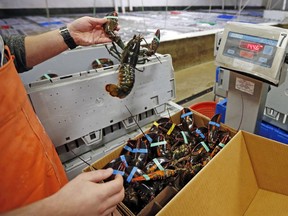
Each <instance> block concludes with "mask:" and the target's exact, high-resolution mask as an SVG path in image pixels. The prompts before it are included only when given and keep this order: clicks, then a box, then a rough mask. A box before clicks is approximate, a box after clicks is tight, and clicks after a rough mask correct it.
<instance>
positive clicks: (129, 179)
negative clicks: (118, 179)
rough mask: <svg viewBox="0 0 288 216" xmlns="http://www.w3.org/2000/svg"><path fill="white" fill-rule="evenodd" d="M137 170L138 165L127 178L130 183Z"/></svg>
mask: <svg viewBox="0 0 288 216" xmlns="http://www.w3.org/2000/svg"><path fill="white" fill-rule="evenodd" d="M136 171H137V167H133V169H132V171H131V172H130V174H129V176H128V177H127V179H126V181H127V182H128V183H130V182H131V180H132V178H133V176H134V174H135V172H136Z"/></svg>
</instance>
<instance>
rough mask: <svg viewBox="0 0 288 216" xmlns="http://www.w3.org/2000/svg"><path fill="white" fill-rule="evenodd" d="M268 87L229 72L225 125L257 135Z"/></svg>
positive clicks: (265, 84)
mask: <svg viewBox="0 0 288 216" xmlns="http://www.w3.org/2000/svg"><path fill="white" fill-rule="evenodd" d="M268 87H269V85H268V84H267V83H264V82H262V81H259V80H256V79H253V78H250V77H248V76H244V75H241V74H239V73H236V72H232V71H230V80H229V89H228V97H227V110H226V117H225V124H227V125H228V126H230V127H232V128H234V129H236V130H245V131H248V132H251V133H257V132H258V131H259V129H260V124H261V122H262V116H263V113H264V108H265V102H266V97H267V93H268Z"/></svg>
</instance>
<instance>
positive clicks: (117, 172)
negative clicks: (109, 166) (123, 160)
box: [112, 170, 125, 176]
mask: <svg viewBox="0 0 288 216" xmlns="http://www.w3.org/2000/svg"><path fill="white" fill-rule="evenodd" d="M112 174H114V175H117V174H120V175H121V176H124V174H125V172H123V171H120V170H113V173H112Z"/></svg>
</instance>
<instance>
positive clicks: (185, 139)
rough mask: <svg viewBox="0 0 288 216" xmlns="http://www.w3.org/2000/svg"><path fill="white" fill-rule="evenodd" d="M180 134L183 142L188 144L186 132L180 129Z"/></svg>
mask: <svg viewBox="0 0 288 216" xmlns="http://www.w3.org/2000/svg"><path fill="white" fill-rule="evenodd" d="M181 134H182V136H183V139H184V143H185V144H188V140H187V137H186V134H185V133H184V132H183V131H181Z"/></svg>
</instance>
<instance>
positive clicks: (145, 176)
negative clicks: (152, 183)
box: [142, 174, 150, 181]
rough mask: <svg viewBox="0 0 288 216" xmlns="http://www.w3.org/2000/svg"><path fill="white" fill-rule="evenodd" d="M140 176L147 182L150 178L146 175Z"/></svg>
mask: <svg viewBox="0 0 288 216" xmlns="http://www.w3.org/2000/svg"><path fill="white" fill-rule="evenodd" d="M142 176H143V177H144V178H145V179H146V181H149V180H150V177H149V176H148V175H146V174H144V175H142Z"/></svg>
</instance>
